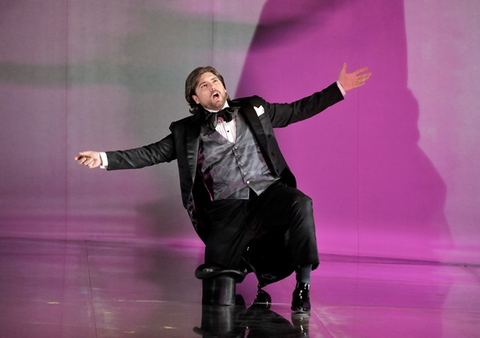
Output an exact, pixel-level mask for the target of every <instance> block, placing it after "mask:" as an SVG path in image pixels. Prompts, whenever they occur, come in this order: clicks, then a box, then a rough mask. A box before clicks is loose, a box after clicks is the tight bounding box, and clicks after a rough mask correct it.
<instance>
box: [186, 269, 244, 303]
mask: <svg viewBox="0 0 480 338" xmlns="http://www.w3.org/2000/svg"><path fill="white" fill-rule="evenodd" d="M245 275H246V273H244V272H241V271H238V270H233V269H224V268H221V267H218V266H212V265H207V264H202V265H200V266H199V267H198V268H197V269H196V270H195V277H197V278H198V279H201V280H202V287H203V291H202V304H204V305H235V296H236V284H237V283H241V282H242V281H243V280H244V278H245Z"/></svg>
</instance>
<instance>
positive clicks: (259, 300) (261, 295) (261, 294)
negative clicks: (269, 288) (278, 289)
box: [252, 288, 272, 309]
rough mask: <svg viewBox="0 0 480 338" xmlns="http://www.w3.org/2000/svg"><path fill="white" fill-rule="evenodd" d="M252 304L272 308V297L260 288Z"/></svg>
mask: <svg viewBox="0 0 480 338" xmlns="http://www.w3.org/2000/svg"><path fill="white" fill-rule="evenodd" d="M252 306H254V307H257V308H258V307H261V308H265V309H270V307H271V306H272V297H270V295H269V294H268V293H267V292H265V291H263V290H262V289H260V288H259V289H258V291H257V296H256V297H255V299H254V300H253V304H252Z"/></svg>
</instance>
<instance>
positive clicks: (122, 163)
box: [106, 134, 177, 170]
mask: <svg viewBox="0 0 480 338" xmlns="http://www.w3.org/2000/svg"><path fill="white" fill-rule="evenodd" d="M106 153H107V157H108V167H107V170H119V169H138V168H143V167H147V166H151V165H154V164H159V163H163V162H171V161H173V160H175V159H176V158H177V154H176V152H175V140H174V137H173V134H170V135H168V136H167V137H165V138H163V139H162V140H160V141H158V142H155V143H152V144H149V145H146V146H143V147H140V148H134V149H128V150H117V151H107V152H106Z"/></svg>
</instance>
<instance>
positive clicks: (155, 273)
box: [0, 238, 480, 338]
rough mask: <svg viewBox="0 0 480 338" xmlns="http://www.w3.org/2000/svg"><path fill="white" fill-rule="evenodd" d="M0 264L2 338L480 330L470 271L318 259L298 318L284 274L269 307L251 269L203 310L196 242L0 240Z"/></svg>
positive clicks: (466, 333)
mask: <svg viewBox="0 0 480 338" xmlns="http://www.w3.org/2000/svg"><path fill="white" fill-rule="evenodd" d="M0 259H1V261H0V280H1V285H0V337H2V338H19V337H22V338H23V337H32V338H39V337H49V338H60V337H79V338H89V337H142V338H143V337H243V338H244V337H402V338H405V337H409V338H412V337H413V338H414V337H422V338H428V337H452V338H458V337H462V338H465V337H480V267H479V266H464V265H453V264H452V265H448V264H435V263H428V262H414V261H395V260H373V259H357V258H349V257H339V256H323V257H322V256H321V259H322V263H321V265H320V267H319V269H318V270H316V271H315V272H314V274H313V281H312V290H311V298H312V306H313V308H312V311H311V312H310V314H309V315H306V314H303V315H301V314H292V312H291V311H290V300H291V292H292V290H293V287H294V280H293V279H292V278H288V279H286V280H284V281H281V282H279V283H277V284H274V285H270V286H267V287H266V290H267V291H268V292H269V293H270V294H271V296H272V298H273V305H272V307H271V308H270V309H269V310H268V309H257V308H255V307H251V302H252V300H253V298H254V296H255V291H256V280H255V278H254V276H253V275H249V276H247V278H246V279H245V281H244V282H243V283H242V284H239V285H238V286H237V293H238V294H239V297H238V300H239V305H237V306H232V307H208V306H203V307H202V304H201V293H202V287H201V281H199V280H197V279H196V278H195V277H194V271H195V268H196V267H197V266H198V265H199V264H200V263H202V248H201V247H200V246H198V245H197V246H195V245H187V244H185V243H173V242H169V243H139V242H133V243H132V242H129V243H120V242H100V241H51V240H34V239H13V238H0ZM242 299H243V303H242Z"/></svg>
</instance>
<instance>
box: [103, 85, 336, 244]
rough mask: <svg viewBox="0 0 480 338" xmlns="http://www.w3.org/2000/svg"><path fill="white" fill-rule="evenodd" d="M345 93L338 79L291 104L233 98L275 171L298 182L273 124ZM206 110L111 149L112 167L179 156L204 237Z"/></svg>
mask: <svg viewBox="0 0 480 338" xmlns="http://www.w3.org/2000/svg"><path fill="white" fill-rule="evenodd" d="M342 99H343V95H342V93H341V92H340V90H339V88H338V86H337V84H336V83H333V84H332V85H330V86H329V87H327V88H325V89H324V90H322V91H320V92H316V93H314V94H313V95H311V96H308V97H305V98H303V99H300V100H298V101H295V102H293V103H290V104H280V103H273V104H272V103H268V102H266V101H265V100H263V99H262V98H260V97H258V96H253V97H248V98H243V99H238V100H234V101H232V102H230V105H232V106H240V107H241V109H240V111H239V112H240V114H242V116H243V117H244V118H245V121H247V124H248V125H249V126H250V128H251V130H252V133H253V135H254V136H255V138H256V140H257V142H258V144H259V146H260V149H261V150H262V153H263V155H264V157H265V160H266V161H267V164H268V165H269V167H270V170H271V172H272V173H273V174H274V175H276V176H277V177H281V179H282V180H283V181H284V182H285V183H286V184H288V185H290V186H294V187H295V186H296V181H295V177H294V175H293V174H292V172H291V171H290V169H289V168H288V165H287V163H286V161H285V159H284V157H283V155H282V153H281V151H280V149H279V147H278V143H277V140H276V138H275V135H274V132H273V128H281V127H286V126H288V125H289V124H292V123H295V122H298V121H302V120H305V119H307V118H309V117H312V116H314V115H316V114H318V113H320V112H321V111H323V110H325V109H326V108H328V107H329V106H331V105H333V104H335V103H336V102H338V101H340V100H342ZM202 120H203V118H202V116H201V114H197V115H193V116H189V117H186V118H184V119H182V120H179V121H176V122H173V123H172V124H171V126H170V131H171V134H169V135H168V136H166V137H165V138H164V139H162V140H160V141H158V142H156V143H152V144H150V145H146V146H143V147H140V148H135V149H130V150H123V151H113V152H107V157H108V170H118V169H136V168H143V167H145V166H150V165H154V164H158V163H162V162H170V161H173V160H177V163H178V171H179V175H180V189H181V192H182V201H183V206H184V207H185V208H186V209H187V211H188V213H189V216H190V219H191V220H192V223H193V225H194V227H195V230H196V231H197V233H198V235H199V236H200V238H201V239H202V240H203V241H205V238H206V236H207V235H208V227H207V226H205V225H204V224H203V222H202V216H203V213H202V205H204V203H205V200H206V199H209V197H208V193H207V192H206V190H205V187H204V184H203V183H202V182H201V178H200V177H199V175H197V157H198V149H199V148H198V146H199V135H200V127H201V123H202Z"/></svg>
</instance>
